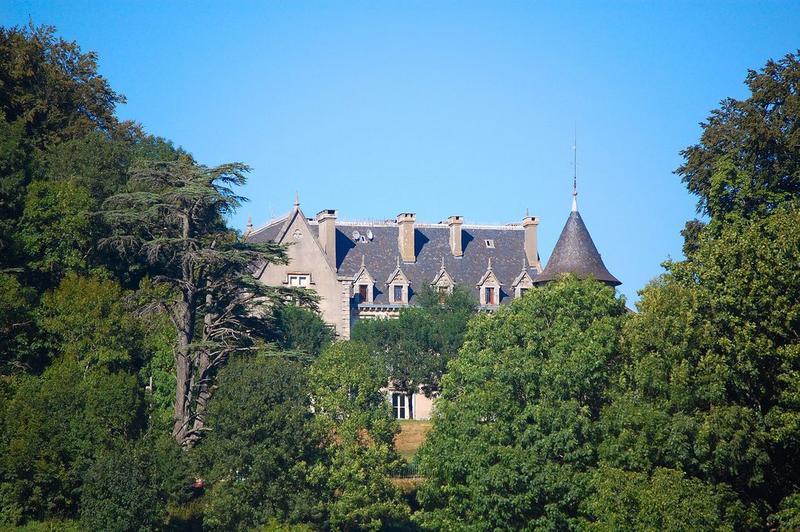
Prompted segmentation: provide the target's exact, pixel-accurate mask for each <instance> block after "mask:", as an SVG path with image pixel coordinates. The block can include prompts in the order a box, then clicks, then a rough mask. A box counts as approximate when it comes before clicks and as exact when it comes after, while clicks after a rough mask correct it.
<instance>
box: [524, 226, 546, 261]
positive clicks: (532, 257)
mask: <svg viewBox="0 0 800 532" xmlns="http://www.w3.org/2000/svg"><path fill="white" fill-rule="evenodd" d="M522 227H524V228H525V256H526V257H527V258H528V264H530V266H531V268H535V269H536V271H537V272H541V271H542V264H541V263H540V262H539V244H538V241H537V235H536V232H537V230H538V228H539V217H538V216H525V218H523V219H522Z"/></svg>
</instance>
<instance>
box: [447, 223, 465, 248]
mask: <svg viewBox="0 0 800 532" xmlns="http://www.w3.org/2000/svg"><path fill="white" fill-rule="evenodd" d="M463 223H464V217H463V216H450V217H449V218H448V219H447V227H449V228H450V252H451V253H452V254H453V256H454V257H463V256H464V248H463V247H462V246H461V225H462V224H463Z"/></svg>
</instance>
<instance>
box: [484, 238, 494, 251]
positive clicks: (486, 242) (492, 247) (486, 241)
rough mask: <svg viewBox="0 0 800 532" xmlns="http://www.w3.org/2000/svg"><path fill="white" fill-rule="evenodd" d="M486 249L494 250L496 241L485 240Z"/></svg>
mask: <svg viewBox="0 0 800 532" xmlns="http://www.w3.org/2000/svg"><path fill="white" fill-rule="evenodd" d="M484 243H485V244H486V247H487V248H489V249H494V240H484Z"/></svg>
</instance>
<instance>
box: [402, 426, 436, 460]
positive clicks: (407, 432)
mask: <svg viewBox="0 0 800 532" xmlns="http://www.w3.org/2000/svg"><path fill="white" fill-rule="evenodd" d="M429 430H431V422H430V421H417V420H408V421H405V420H404V421H400V434H398V435H397V437H396V438H395V440H394V448H395V449H397V452H398V453H399V454H400V456H402V457H403V458H405V459H406V461H408V462H411V460H413V459H414V455H415V454H416V453H417V449H418V448H419V446H420V445H422V442H424V441H425V437H426V436H427V434H428V431H429Z"/></svg>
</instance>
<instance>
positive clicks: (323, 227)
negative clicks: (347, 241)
mask: <svg viewBox="0 0 800 532" xmlns="http://www.w3.org/2000/svg"><path fill="white" fill-rule="evenodd" d="M316 220H317V223H318V224H319V243H320V245H321V246H322V251H324V252H325V256H326V258H327V259H328V264H330V265H331V267H332V268H333V269H334V270H336V211H335V210H334V209H325V210H322V211H319V212H318V213H317V216H316Z"/></svg>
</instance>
